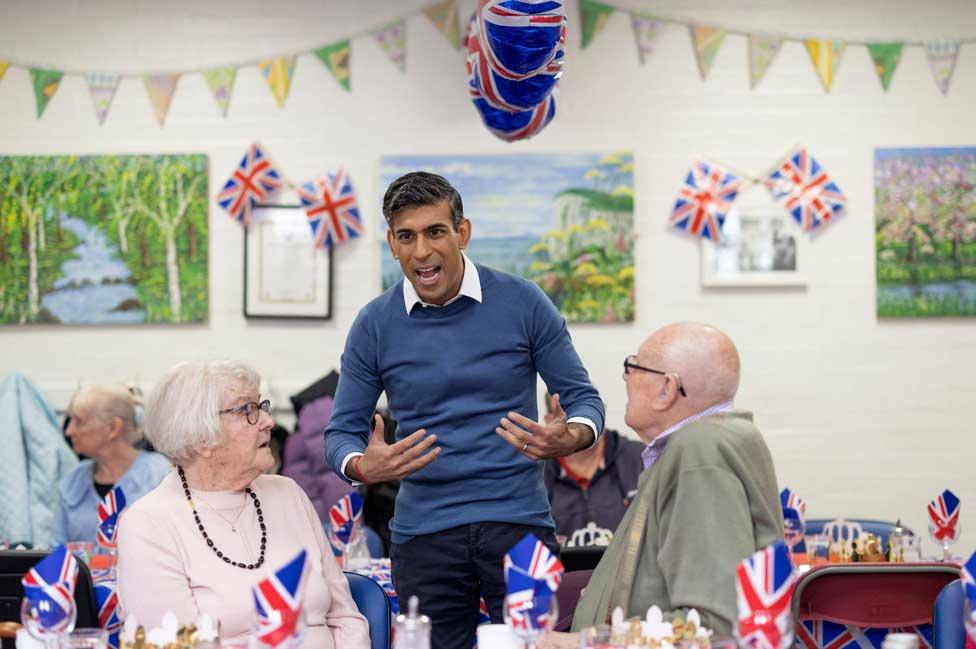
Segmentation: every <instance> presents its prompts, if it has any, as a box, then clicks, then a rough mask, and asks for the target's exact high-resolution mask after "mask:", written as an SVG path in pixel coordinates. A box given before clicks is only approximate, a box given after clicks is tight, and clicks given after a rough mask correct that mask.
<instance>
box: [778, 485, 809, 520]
mask: <svg viewBox="0 0 976 649" xmlns="http://www.w3.org/2000/svg"><path fill="white" fill-rule="evenodd" d="M779 502H780V504H781V505H782V506H783V509H786V508H787V507H792V508H793V509H795V510H796V511H798V512H800V516H801V517H806V515H807V504H806V502H805V501H804V500H803V499H802V498H800V497H799V496H798V495H796V494H795V493H794V492H793V491H791V490H790V488H789V487H786V488H785V489H783V491H781V492H779Z"/></svg>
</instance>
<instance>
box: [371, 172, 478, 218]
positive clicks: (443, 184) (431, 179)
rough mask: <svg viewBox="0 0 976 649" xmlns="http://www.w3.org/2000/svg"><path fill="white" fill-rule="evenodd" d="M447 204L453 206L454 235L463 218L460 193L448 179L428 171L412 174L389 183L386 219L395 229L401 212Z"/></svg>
mask: <svg viewBox="0 0 976 649" xmlns="http://www.w3.org/2000/svg"><path fill="white" fill-rule="evenodd" d="M444 201H447V203H448V205H450V206H451V225H453V226H454V230H455V232H456V231H457V229H458V227H459V226H460V225H461V219H463V218H464V205H462V204H461V194H459V193H458V190H456V189H454V187H453V186H452V185H451V183H449V182H447V179H446V178H444V177H443V176H438V175H437V174H432V173H430V172H427V171H411V172H410V173H408V174H404V175H402V176H400V177H399V178H397V179H396V180H394V181H393V182H392V183H390V186H389V187H387V188H386V194H384V195H383V217H384V218H385V219H386V223H387V225H389V226H390V229H391V230H392V229H393V217H394V216H396V215H397V213H398V212H401V211H402V210H409V209H413V208H415V207H423V206H425V205H437V204H438V203H443V202H444Z"/></svg>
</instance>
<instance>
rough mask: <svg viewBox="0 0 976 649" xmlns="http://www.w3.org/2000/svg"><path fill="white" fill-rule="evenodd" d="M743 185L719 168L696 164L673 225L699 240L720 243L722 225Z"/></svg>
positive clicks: (702, 162)
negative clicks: (701, 238)
mask: <svg viewBox="0 0 976 649" xmlns="http://www.w3.org/2000/svg"><path fill="white" fill-rule="evenodd" d="M743 182H744V181H743V180H742V179H741V178H739V177H738V176H736V175H735V174H733V173H731V172H729V171H727V170H726V169H723V168H722V167H720V166H719V165H716V164H713V163H710V162H706V161H705V160H702V159H701V158H699V159H697V160H695V162H694V164H692V166H691V169H690V170H689V171H688V174H687V175H686V176H685V181H684V184H683V185H682V186H681V189H679V190H678V200H677V201H675V203H674V207H673V208H672V209H671V219H670V223H671V225H672V226H674V227H676V228H678V229H679V230H685V231H686V232H688V233H689V234H693V235H695V236H698V237H703V238H705V239H711V240H712V241H715V242H718V241H720V240H721V239H722V224H723V223H725V217H726V216H727V215H728V213H729V211H730V210H731V209H732V202H733V201H734V200H735V197H736V196H737V195H738V194H739V190H740V189H741V188H742V184H743Z"/></svg>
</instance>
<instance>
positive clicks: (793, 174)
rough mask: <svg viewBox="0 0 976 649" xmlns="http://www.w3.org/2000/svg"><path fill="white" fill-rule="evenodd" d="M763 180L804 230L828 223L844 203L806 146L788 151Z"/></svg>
mask: <svg viewBox="0 0 976 649" xmlns="http://www.w3.org/2000/svg"><path fill="white" fill-rule="evenodd" d="M763 182H764V184H765V185H766V186H767V187H768V188H769V191H770V193H771V194H772V195H773V199H775V200H776V201H778V202H779V203H780V204H782V205H783V207H785V208H786V211H787V212H789V213H790V216H792V217H793V218H794V219H795V220H796V222H797V223H799V224H800V227H801V228H802V229H803V231H804V232H811V231H813V230H816V229H817V228H819V227H820V226H821V225H823V224H825V223H829V222H830V220H831V219H833V218H834V217H837V216H840V215H841V214H842V213H843V211H844V208H845V207H846V205H847V196H845V195H844V193H843V192H842V191H841V190H840V188H839V187H838V186H837V184H836V183H835V182H834V181H833V180H831V179H830V176H828V175H827V172H826V170H824V168H823V167H821V166H820V164H819V163H818V162H817V161H816V159H814V157H813V156H812V155H810V153H809V152H808V151H807V149H806V147H801V148H799V149H797V150H796V151H794V152H793V153H790V154H789V155H788V156H787V157H786V158H785V159H783V161H782V162H781V163H780V164H779V165H778V166H777V167H776V168H775V169H774V170H773V171H772V172H770V173H769V175H767V176H766V177H765V178H764V179H763Z"/></svg>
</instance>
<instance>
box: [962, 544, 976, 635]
mask: <svg viewBox="0 0 976 649" xmlns="http://www.w3.org/2000/svg"><path fill="white" fill-rule="evenodd" d="M960 577H961V579H962V594H963V597H965V598H966V601H967V602H968V603H969V606H968V607H963V610H964V611H965V613H964V615H966V616H968V617H965V618H964V620H963V621H964V622H965V623H966V633H968V634H969V637H970V638H971V639H972V640H976V552H974V553H973V556H971V557H969V561H967V562H966V565H964V566H963V567H962V574H961V575H960Z"/></svg>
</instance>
